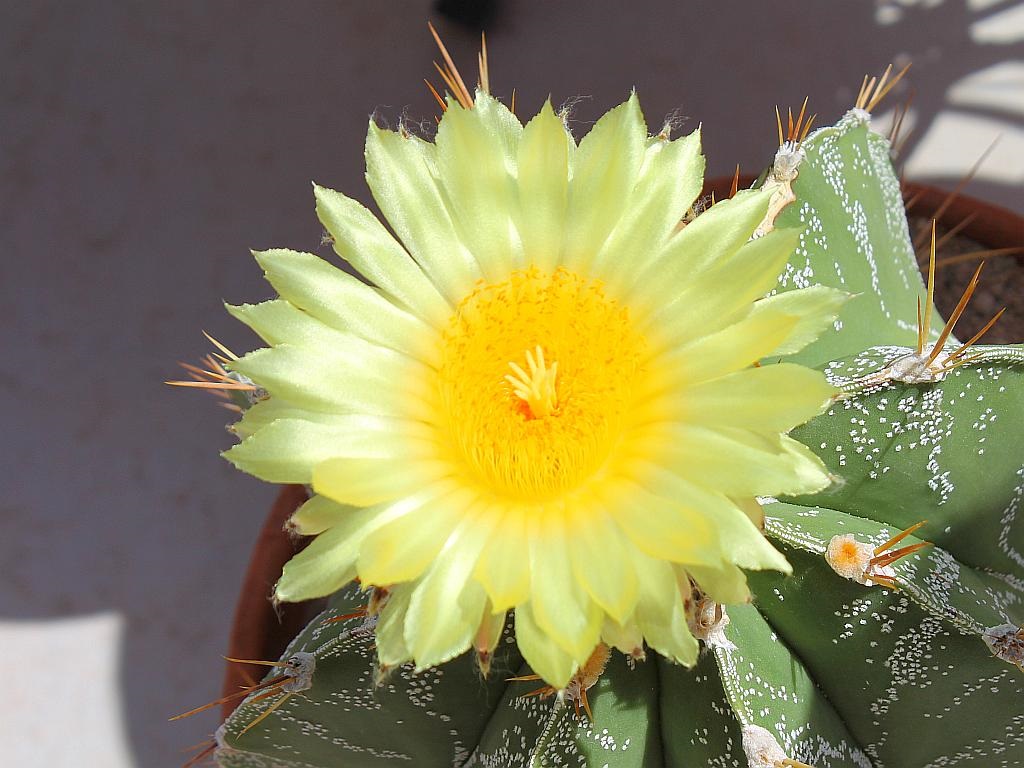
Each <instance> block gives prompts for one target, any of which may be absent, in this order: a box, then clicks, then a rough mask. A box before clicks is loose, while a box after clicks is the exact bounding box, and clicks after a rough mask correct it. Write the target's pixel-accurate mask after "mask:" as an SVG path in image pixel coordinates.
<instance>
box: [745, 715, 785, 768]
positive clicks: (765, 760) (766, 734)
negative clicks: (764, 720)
mask: <svg viewBox="0 0 1024 768" xmlns="http://www.w3.org/2000/svg"><path fill="white" fill-rule="evenodd" d="M743 751H744V752H745V753H746V755H747V763H748V764H749V765H750V768H778V766H780V765H784V763H783V762H782V761H783V760H787V759H788V755H786V753H785V752H783V751H782V747H780V746H779V742H778V741H776V740H775V736H774V735H772V732H771V731H769V730H767V729H766V728H762V727H761V726H760V725H744V726H743Z"/></svg>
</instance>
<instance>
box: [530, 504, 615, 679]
mask: <svg viewBox="0 0 1024 768" xmlns="http://www.w3.org/2000/svg"><path fill="white" fill-rule="evenodd" d="M535 524H536V526H537V527H536V528H535V529H534V530H533V531H532V535H531V539H530V573H531V576H532V579H533V589H532V590H531V592H530V602H531V604H532V606H533V616H534V618H535V619H536V621H537V625H538V626H539V627H540V628H541V629H542V630H543V631H544V632H546V633H547V635H548V636H549V637H550V638H551V639H552V641H554V642H556V643H558V644H559V645H560V646H562V648H563V649H565V650H566V651H568V652H569V653H570V654H571V655H572V657H573V658H574V659H575V660H576V662H577V663H578V664H582V663H583V662H585V661H586V660H587V658H588V657H589V656H590V653H591V651H592V650H593V649H594V646H595V645H596V644H597V640H598V637H599V635H600V631H601V611H600V610H599V609H598V607H597V605H596V604H595V603H594V602H593V600H592V599H591V597H590V595H588V594H587V593H586V591H585V590H584V589H583V587H582V585H581V584H580V583H579V582H578V581H577V580H576V578H575V577H574V574H573V569H572V563H571V562H570V537H571V535H572V534H571V533H570V532H569V531H568V530H566V526H565V515H564V514H563V513H561V511H560V510H557V509H550V510H545V511H544V512H542V513H541V514H540V515H538V517H537V519H536V521H535Z"/></svg>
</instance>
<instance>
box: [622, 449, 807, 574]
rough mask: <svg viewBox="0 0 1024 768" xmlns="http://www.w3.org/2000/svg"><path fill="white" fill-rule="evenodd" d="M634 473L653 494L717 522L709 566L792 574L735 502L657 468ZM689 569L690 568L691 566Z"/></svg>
mask: <svg viewBox="0 0 1024 768" xmlns="http://www.w3.org/2000/svg"><path fill="white" fill-rule="evenodd" d="M631 470H632V472H633V475H634V477H635V478H636V480H637V482H638V483H640V484H641V485H642V486H643V487H644V488H645V489H646V490H648V491H650V492H651V493H652V494H654V495H656V496H660V497H662V498H664V499H666V500H669V501H673V502H675V503H677V504H682V505H685V506H688V507H692V508H694V509H699V510H701V511H702V512H703V514H704V515H705V516H706V517H707V518H709V519H710V520H713V521H714V529H715V539H714V540H713V541H709V542H708V543H707V549H708V550H709V553H710V554H711V558H710V560H709V561H708V563H706V564H708V565H710V566H711V567H717V566H718V562H719V561H728V562H730V563H733V564H735V565H741V566H743V567H744V568H755V569H764V568H774V569H776V570H779V571H783V572H785V573H789V572H790V571H791V570H792V569H791V568H790V565H789V563H788V562H786V558H785V557H783V556H782V554H781V553H780V552H779V551H778V550H776V549H775V547H773V546H772V544H771V542H769V541H768V539H767V538H765V536H764V534H763V533H762V532H761V531H760V530H759V529H758V528H757V526H756V525H755V524H754V523H753V521H752V520H751V519H750V516H749V515H748V514H747V512H746V511H745V510H744V509H742V508H741V507H740V506H739V505H737V504H736V503H735V502H734V501H733V500H732V499H730V498H728V497H726V496H725V495H723V494H722V493H719V492H718V491H716V490H712V489H711V488H708V487H707V486H704V485H702V484H700V483H698V482H694V481H691V480H687V479H686V478H684V477H681V476H680V475H679V474H677V473H675V472H672V471H670V470H668V469H665V468H664V467H660V466H657V465H654V464H649V463H643V462H637V463H635V464H633V465H632V466H631ZM694 562H696V561H694ZM686 567H687V568H690V564H687V566H686Z"/></svg>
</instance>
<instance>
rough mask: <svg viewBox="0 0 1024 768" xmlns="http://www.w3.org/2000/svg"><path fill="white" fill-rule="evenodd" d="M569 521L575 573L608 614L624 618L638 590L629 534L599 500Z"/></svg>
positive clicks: (632, 604)
mask: <svg viewBox="0 0 1024 768" xmlns="http://www.w3.org/2000/svg"><path fill="white" fill-rule="evenodd" d="M568 525H569V526H570V533H569V536H570V540H569V554H570V555H571V558H572V570H573V574H574V576H575V577H576V579H577V580H578V581H579V583H580V584H581V585H582V586H583V588H584V589H586V591H587V593H588V594H589V595H590V597H591V598H593V600H594V602H596V603H597V604H598V605H599V606H601V608H603V609H604V610H605V611H606V612H607V613H608V615H609V616H611V617H612V618H613V619H614V620H615V621H617V622H623V621H625V619H626V618H627V617H628V616H629V615H630V614H631V613H632V612H633V609H634V608H635V607H636V599H637V595H638V594H639V593H638V589H639V587H638V585H637V579H636V573H634V571H633V567H632V559H631V552H630V544H629V542H628V540H627V538H626V535H625V534H624V533H623V531H622V530H621V529H620V528H619V527H618V526H617V525H616V524H615V523H614V522H613V521H612V520H611V518H610V517H609V516H608V515H607V514H606V513H605V512H604V510H603V509H601V508H600V507H598V506H597V505H596V503H595V504H593V505H588V506H587V508H585V509H577V510H575V514H574V515H573V516H572V517H571V518H570V519H569V520H568Z"/></svg>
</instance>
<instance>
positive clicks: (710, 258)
mask: <svg viewBox="0 0 1024 768" xmlns="http://www.w3.org/2000/svg"><path fill="white" fill-rule="evenodd" d="M770 197H771V193H770V192H769V191H762V190H742V191H740V192H738V193H737V194H736V196H735V197H733V198H732V199H730V200H722V201H720V202H718V203H716V204H715V205H713V206H711V207H710V208H709V209H708V210H706V211H704V212H703V213H702V214H701V215H700V216H698V217H697V218H696V219H694V220H693V221H691V222H690V223H689V224H687V225H686V226H685V227H684V228H683V229H682V230H681V231H679V232H677V233H676V235H675V236H674V237H672V239H671V240H670V241H669V242H668V244H667V245H666V246H665V248H664V249H663V250H662V251H661V253H660V254H659V257H658V258H657V259H656V260H652V261H650V262H649V263H648V266H647V267H646V268H645V269H642V270H639V271H638V272H637V273H636V279H635V281H634V283H633V287H632V288H631V289H630V292H629V294H628V295H629V297H630V298H632V297H634V295H635V296H637V297H643V296H647V297H651V299H652V300H654V302H655V303H657V301H658V300H659V297H663V296H664V295H665V294H664V290H665V289H674V290H676V291H679V290H681V289H682V288H683V287H684V286H685V285H687V284H688V283H690V282H692V281H693V280H694V279H695V278H696V277H697V276H699V275H700V274H701V273H703V272H706V271H708V270H713V269H715V268H717V267H718V266H720V265H721V264H722V263H723V262H725V261H727V260H729V259H731V258H732V257H733V255H734V254H735V253H736V251H737V250H739V248H740V247H741V246H743V245H744V244H745V243H746V242H747V241H748V240H750V236H751V235H752V234H753V233H754V230H755V229H756V228H757V225H758V224H760V223H761V220H762V219H763V218H764V215H765V213H766V212H767V210H768V200H769V198H770Z"/></svg>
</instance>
